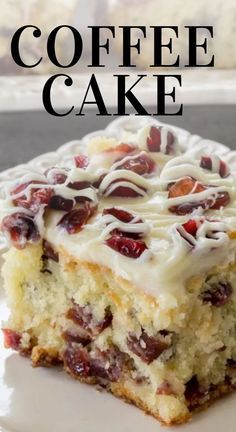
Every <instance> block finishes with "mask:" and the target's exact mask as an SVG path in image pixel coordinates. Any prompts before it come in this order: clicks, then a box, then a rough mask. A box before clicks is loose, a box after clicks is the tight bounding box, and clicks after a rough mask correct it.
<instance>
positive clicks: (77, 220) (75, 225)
mask: <svg viewBox="0 0 236 432" xmlns="http://www.w3.org/2000/svg"><path fill="white" fill-rule="evenodd" d="M95 211H96V207H90V206H89V205H84V206H83V207H81V208H79V209H74V210H71V211H70V212H69V213H66V214H65V215H64V216H63V218H62V219H61V220H60V221H59V222H58V224H57V225H58V226H61V227H62V228H64V229H65V230H66V231H67V232H68V234H76V233H78V232H79V231H81V229H82V228H83V226H84V225H86V223H87V222H88V220H89V219H90V217H91V216H93V214H94V213H95Z"/></svg>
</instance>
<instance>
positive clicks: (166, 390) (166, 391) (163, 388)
mask: <svg viewBox="0 0 236 432" xmlns="http://www.w3.org/2000/svg"><path fill="white" fill-rule="evenodd" d="M156 394H157V395H165V396H175V395H176V393H175V392H174V390H173V388H172V385H171V384H170V383H169V382H168V381H163V383H162V384H161V385H160V386H159V387H158V388H157V391H156Z"/></svg>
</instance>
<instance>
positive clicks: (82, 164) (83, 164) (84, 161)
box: [74, 155, 89, 168]
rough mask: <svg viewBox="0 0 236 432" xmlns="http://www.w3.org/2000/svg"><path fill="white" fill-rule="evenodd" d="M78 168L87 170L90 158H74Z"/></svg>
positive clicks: (80, 156)
mask: <svg viewBox="0 0 236 432" xmlns="http://www.w3.org/2000/svg"><path fill="white" fill-rule="evenodd" d="M74 161H75V166H76V168H87V166H88V164H89V160H88V157H87V156H85V155H77V156H75V157H74Z"/></svg>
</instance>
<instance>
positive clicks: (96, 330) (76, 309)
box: [66, 303, 113, 336]
mask: <svg viewBox="0 0 236 432" xmlns="http://www.w3.org/2000/svg"><path fill="white" fill-rule="evenodd" d="M66 317H67V318H68V319H70V320H72V321H73V322H74V323H75V324H77V325H79V326H80V327H82V328H83V329H84V330H86V331H88V332H89V334H90V335H92V336H97V335H98V334H100V333H101V332H102V331H103V330H105V329H106V328H107V327H109V326H110V325H111V323H112V318H113V316H112V313H111V311H110V309H109V308H107V309H106V310H105V316H104V319H103V320H101V321H99V322H98V321H96V320H95V319H94V317H93V314H92V312H91V309H90V307H89V306H88V305H87V306H84V307H82V306H80V305H78V304H76V303H74V305H73V307H72V308H70V309H69V310H68V312H67V315H66Z"/></svg>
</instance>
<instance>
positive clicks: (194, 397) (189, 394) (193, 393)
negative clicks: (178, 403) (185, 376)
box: [184, 375, 207, 408]
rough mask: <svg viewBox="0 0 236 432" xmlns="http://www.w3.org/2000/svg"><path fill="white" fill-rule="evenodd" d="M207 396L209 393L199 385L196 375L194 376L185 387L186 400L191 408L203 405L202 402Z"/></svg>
mask: <svg viewBox="0 0 236 432" xmlns="http://www.w3.org/2000/svg"><path fill="white" fill-rule="evenodd" d="M206 394H207V391H206V390H205V389H204V388H203V387H202V386H201V385H200V384H199V382H198V379H197V377H196V375H194V376H193V377H192V378H191V379H190V380H189V381H188V382H187V383H186V385H185V393H184V395H185V398H186V401H187V402H188V404H189V406H190V407H191V408H194V407H196V406H198V405H200V404H201V400H202V399H203V397H204V396H205V395H206Z"/></svg>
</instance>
